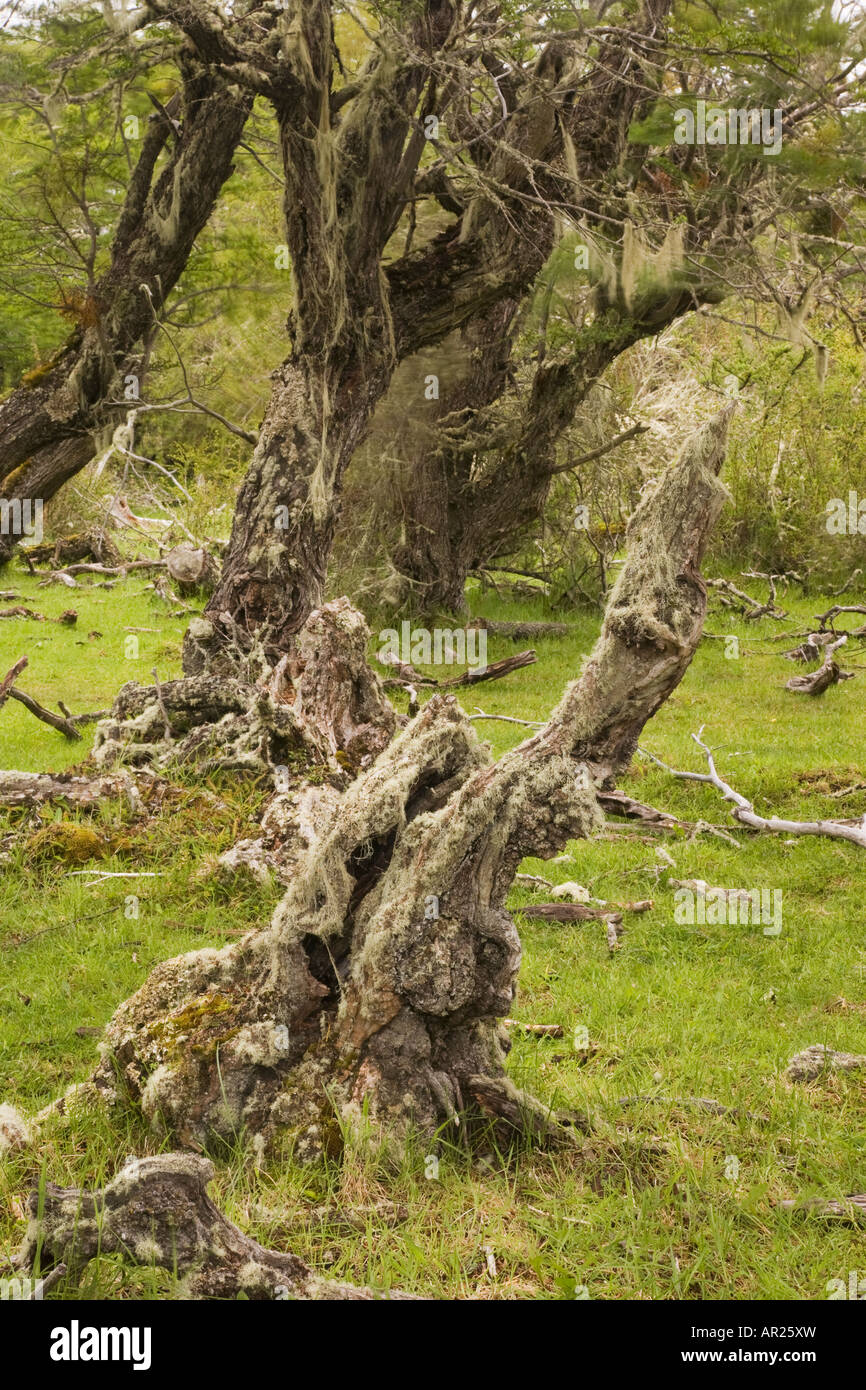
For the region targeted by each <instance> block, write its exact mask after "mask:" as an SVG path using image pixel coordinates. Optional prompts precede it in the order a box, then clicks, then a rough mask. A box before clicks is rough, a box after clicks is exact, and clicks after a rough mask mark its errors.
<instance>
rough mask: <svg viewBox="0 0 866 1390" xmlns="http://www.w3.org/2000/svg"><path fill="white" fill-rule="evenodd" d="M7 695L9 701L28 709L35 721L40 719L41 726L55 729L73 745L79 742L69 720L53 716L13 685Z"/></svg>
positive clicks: (60, 716) (76, 731) (77, 734)
mask: <svg viewBox="0 0 866 1390" xmlns="http://www.w3.org/2000/svg"><path fill="white" fill-rule="evenodd" d="M7 694H8V696H9V698H10V700H17V701H18V703H19V704H22V705H23V706H24V708H25V709H29V711H30V713H31V714H33V715H35V716H36V718H37V719H41V720H42V723H43V724H50V725H51V727H52V729H56V730H57V731H58V733H61V734H62V735H63V737H64V738H68V739H70V740H71V742H73V743H80V742H81V734H80V733H79V732H78V730H77V728H76V727H75V725H74V724H73V722H72V720H71V719H70V718H64V717H63V716H62V715H59V714H54V713H53V712H52V711H51V710H50V709H46V708H45V706H44V705H40V703H39V701H38V700H34V698H33V696H32V695H25V693H24V691H23V690H18V689H17V688H16V687H15V686H14V685H12V686H10V687H9V690H8V691H7Z"/></svg>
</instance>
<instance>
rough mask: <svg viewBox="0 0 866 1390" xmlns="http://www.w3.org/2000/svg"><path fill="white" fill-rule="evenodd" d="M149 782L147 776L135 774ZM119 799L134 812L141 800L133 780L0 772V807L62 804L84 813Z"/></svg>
mask: <svg viewBox="0 0 866 1390" xmlns="http://www.w3.org/2000/svg"><path fill="white" fill-rule="evenodd" d="M139 776H140V777H144V778H147V779H149V780H150V781H153V778H152V776H150V774H147V773H144V774H139ZM119 796H121V797H123V798H124V799H126V800H127V801H129V802H130V804H131V805H132V806H133V808H134V809H136V810H138V809H140V806H141V799H140V796H139V793H138V789H137V787H136V782H135V779H134V778H133V777H132V775H131V774H130V773H128V772H124V771H119V772H114V773H110V774H105V775H103V776H101V777H75V776H73V775H72V774H71V773H69V772H58V773H53V774H52V773H48V772H0V806H13V807H15V806H22V807H23V806H43V805H44V804H45V803H46V802H50V801H63V802H66V803H67V804H68V805H69V806H76V807H80V808H82V809H87V808H89V807H92V806H96V805H98V804H99V803H100V802H102V801H108V800H111V799H113V798H115V797H119Z"/></svg>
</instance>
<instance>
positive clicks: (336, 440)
mask: <svg viewBox="0 0 866 1390" xmlns="http://www.w3.org/2000/svg"><path fill="white" fill-rule="evenodd" d="M669 7H670V6H669V0H654V3H653V5H652V6H650V7H649V10H648V12H647V14H646V16H645V17H644V19H645V22H646V25H647V28H648V29H649V31H651V32H653V33H654V32H655V31H656V29H657V28H658V26H659V23H660V21H661V19H662V17H663V16H664V14H665V13H666V11H667V9H668V8H669ZM328 8H329V7H328V6H326V5H324V4H323V3H320V2H319V0H316V3H314V4H310V5H309V6H304V9H303V16H302V20H301V21H299V22H300V23H301V24H302V29H303V41H304V46H305V55H306V56H305V59H304V72H303V75H302V76H300V77H299V80H298V81H297V82H296V83H295V84H294V85H293V86H292V90H291V93H290V96H282V95H280V94H279V93H276V92H274V93H272V94H271V99H272V100H273V102H274V105H275V108H276V110H277V116H278V120H279V123H280V135H281V146H282V155H283V168H284V172H285V179H286V202H285V215H286V232H287V242H288V246H289V251H290V255H291V262H292V270H293V279H294V285H295V295H296V302H295V306H294V309H293V313H292V316H291V318H290V321H289V329H290V336H291V337H292V339H293V345H292V354H291V356H290V357H289V358H288V359H287V360H286V362H285V363H284V364H283V366H282V367H281V368H280V370H279V371H278V372H276V373H275V374H274V386H273V391H272V395H271V401H270V404H269V407H268V411H267V415H266V419H265V422H264V426H263V429H262V434H261V438H260V442H259V445H258V447H257V448H256V451H255V454H254V457H253V460H252V463H251V466H250V471H249V473H248V475H247V478H246V480H245V482H244V485H243V487H242V489H241V493H240V496H239V498H238V504H237V508H236V510H235V515H234V522H233V529H232V536H231V540H230V544H229V550H228V554H227V556H226V563H225V565H224V568H223V574H222V579H221V582H220V584H219V586H218V588H217V590H216V592H215V593H214V595H213V596H212V598H211V600H210V602H209V604H208V606H207V609H206V615H207V618H208V620H209V621H210V622H211V624H212V627H213V637H212V641H211V646H210V648H209V649H208V650H207V652H206V653H205V650H204V647H203V645H202V643H199V648H198V651H197V652H194V651H193V650H192V649H191V647H190V646H189V644H187V647H186V648H185V654H184V662H185V669H186V670H190V671H191V670H193V669H195V668H194V666H193V665H191V664H190V663H191V662H197V661H201V660H207V661H209V662H210V663H211V664H212V665H213V669H225V665H224V662H225V658H224V654H223V652H222V645H223V644H224V642H225V638H226V632H227V628H228V627H231V625H232V624H238V625H240V626H241V627H242V628H245V629H246V630H247V631H248V632H249V633H250V634H253V633H255V632H256V631H258V630H259V629H265V630H266V632H265V633H264V634H263V638H264V640H265V642H266V650H269V651H270V652H271V654H273V655H275V654H276V653H277V652H278V651H279V650H280V649H281V647H282V646H284V644H285V643H286V641H287V639H289V638H291V636H292V634H294V633H296V632H297V631H298V630H299V629H300V628H301V627H302V625H303V624H304V622H305V621H306V618H307V616H308V614H309V612H310V609H311V607H313V606H315V605H317V604H318V603H319V602H321V598H322V592H323V585H324V579H325V575H326V572H327V565H328V560H329V557H330V552H331V547H332V542H333V536H334V531H335V528H336V524H337V520H338V514H339V502H340V492H341V487H342V480H343V475H344V472H345V469H346V467H347V465H348V463H349V460H350V458H351V456H352V454H353V453H354V451H355V449H356V448H357V447H358V445H359V443H360V442H361V439H362V438H363V436H364V434H365V432H366V430H367V428H368V424H369V421H370V418H371V415H372V412H373V409H374V407H375V405H376V404H377V402H378V401H379V400H380V398H381V397H382V395H383V394H384V392H385V390H386V389H387V387H388V384H389V382H390V380H391V378H392V376H393V373H394V371H395V369H396V366H397V364H398V363H399V362H400V361H401V360H403V359H404V358H405V357H407V356H409V355H410V354H412V353H414V352H417V351H418V350H419V349H420V348H422V347H426V346H430V345H432V344H434V343H437V342H441V341H442V339H443V338H445V337H447V335H448V334H449V333H451V332H453V331H455V330H456V329H458V328H460V327H461V326H462V325H463V324H465V323H468V322H469V321H470V320H471V319H473V318H475V317H476V316H477V315H479V314H487V313H488V312H489V311H494V312H495V311H496V306H498V305H500V304H503V303H505V304H506V305H507V304H508V302H509V301H511V302H512V303H511V307H506V308H505V309H504V310H502V312H501V319H502V322H503V324H504V325H506V326H507V324H508V322H509V321H510V318H511V317H513V312H514V309H513V301H515V300H518V299H519V298H521V297H522V296H523V294H524V293H525V292H526V289H527V287H528V286H529V285H530V284H531V282H532V280H533V278H534V277H535V275H536V274H537V273H538V271H539V270H540V269H541V267H542V266H543V265H544V262H545V260H546V259H547V257H548V255H549V253H550V250H551V248H552V246H553V241H554V225H555V223H554V215H553V211H552V207H551V206H549V205H548V204H547V203H546V202H545V201H544V200H545V198H547V197H549V198H550V200H551V203H553V202H555V201H556V200H558V199H560V198H561V197H562V194H563V187H562V182H563V180H562V173H561V167H560V166H561V163H562V160H563V151H564V146H565V141H566V138H567V137H566V134H565V133H564V132H565V125H566V123H567V124H568V125H569V127H572V128H573V130H574V132H575V133H577V132H581V137H580V140H579V141H576V143H578V144H579V154H578V156H577V159H578V165H579V167H580V172H581V173H582V174H585V175H586V177H587V178H598V177H599V176H600V175H601V174H603V173H606V172H607V171H608V170H609V168H610V167H612V164H615V163H616V159H617V157H618V154H619V153H621V152H622V149H623V148H624V141H625V132H626V130H627V127H628V121H629V119H630V116H631V115H632V114H633V113H634V111H635V110H636V109H637V107H638V105H639V104H640V102H641V101H642V100H643V99H644V97H643V94H642V89H641V87H640V85H639V84H636V83H635V82H634V81H633V77H634V73H635V71H637V70H638V69H639V67H640V63H639V61H638V60H636V59H635V57H634V54H633V53H632V51H631V48H630V47H629V42H628V41H627V40H626V38H625V36H623V35H619V36H615V37H614V38H613V39H612V40H611V41H610V43H609V45H608V46H607V47H606V48H605V49H604V53H603V57H604V59H605V61H602V62H600V63H599V65H598V67H597V69H595V70H594V71H593V73H592V74H591V76H590V77H589V78H588V79H587V82H586V84H585V85H583V86H582V87H581V89H580V91H579V93H578V94H577V95H575V96H574V99H573V101H571V102H570V105H569V110H568V115H567V118H566V116H564V115H563V114H562V113H561V111H560V109H559V107H560V99H559V98H558V96H557V94H556V93H557V84H558V83H559V82H560V80H561V79H562V78H563V76H564V73H565V71H566V66H567V64H566V55H565V53H564V52H559V51H558V50H557V48H556V45H555V44H554V45H551V47H550V49H549V50H546V51H545V53H544V55H543V56H542V57H541V58H540V59H539V61H538V63H537V66H536V72H535V74H534V81H533V82H532V84H529V85H528V86H527V89H526V91H525V92H523V93H521V97H520V99H519V100H518V101H517V103H516V108H515V110H513V111H512V112H511V113H510V115H509V117H508V121H507V123H506V129H505V132H504V135H503V140H502V142H501V143H500V142H499V141H495V142H492V149H489V150H487V151H486V153H484V154H483V155H482V152H481V149H480V147H479V149H475V148H474V147H473V157H477V158H478V159H479V162H482V160H483V163H484V165H485V173H486V176H487V178H488V179H489V181H490V186H491V187H496V188H497V189H499V190H506V191H507V192H508V194H509V196H508V198H507V199H505V198H503V196H502V195H501V193H500V194H497V196H495V197H492V196H491V195H490V194H489V193H487V192H485V191H482V192H480V193H478V194H477V195H476V196H474V197H472V198H471V199H470V201H469V202H468V203H467V204H466V206H465V207H464V208H463V210H462V213H461V216H460V218H459V221H458V223H457V225H456V226H451V227H449V228H447V229H446V230H445V231H444V232H442V233H440V234H439V235H438V236H436V237H434V238H433V239H432V240H431V242H430V243H429V244H428V245H427V246H425V247H424V248H423V249H422V250H420V251H418V252H407V253H405V254H404V255H403V256H401V257H399V258H398V259H397V260H395V261H393V262H391V263H390V264H389V265H387V266H385V265H383V260H382V258H383V255H384V251H385V248H386V246H387V244H388V241H389V240H390V237H391V236H392V234H393V232H394V230H395V228H396V226H397V224H398V222H399V220H400V216H401V214H402V211H403V209H404V207H405V204H406V201H407V200H409V198H410V195H411V193H412V191H413V190H412V184H413V180H414V178H415V174H416V170H417V168H418V163H419V160H420V157H421V153H422V151H423V147H424V139H423V136H422V135H421V134H420V132H419V126H418V123H417V120H416V112H417V107H418V102H419V100H420V98H421V93H422V91H423V90H424V88H425V83H427V82H428V80H429V78H430V69H426V68H425V64H424V63H423V62H419V63H418V64H417V66H416V65H414V64H409V65H407V67H406V68H405V69H403V68H400V67H399V66H398V74H399V75H398V77H397V79H396V80H395V79H394V77H393V74H392V73H390V72H389V71H388V70H387V69H386V71H385V77H384V79H383V88H384V90H380V89H379V88H378V87H377V85H376V82H375V81H373V82H370V83H369V84H367V85H366V86H365V87H364V88H363V90H362V92H361V93H360V94H359V95H358V97H357V98H356V99H355V101H353V102H350V103H349V104H348V107H347V113H346V115H344V116H343V117H341V118H340V119H339V120H336V121H335V122H334V124H333V126H332V124H331V113H330V111H329V110H328V103H327V101H323V99H322V94H323V93H327V92H329V91H330V89H331V79H332V70H331V57H332V51H331V41H330V15H329V13H328ZM453 20H454V12H453V10H452V8H451V6H450V4H449V3H448V0H429V2H428V4H427V5H426V7H425V12H424V14H423V16H420V15H419V16H417V17H413V19H412V20H411V25H410V36H411V43H412V45H414V48H415V50H416V51H417V52H418V53H419V54H424V55H431V56H434V57H435V56H438V53H439V49H440V48H441V47H442V45H443V44H445V42H446V40H447V39H448V38H449V36H450V35H451V34H452V24H453ZM179 22H183V20H180V21H179ZM385 61H386V60H384V59H380V58H379V57H378V56H377V57H376V58H375V60H374V62H373V65H372V68H371V70H370V71H371V73H372V75H373V76H374V77H375V75H376V73H377V72H379V71H380V70H381V68H382V65H383V64H384V63H385ZM431 66H432V65H431ZM600 101H605V102H606V103H607V110H606V114H605V118H604V122H603V123H602V127H601V128H599V126H598V106H599V102H600ZM464 114H465V113H464ZM466 118H467V119H471V117H466ZM455 120H458V121H459V114H458V113H455ZM584 135H585V136H587V138H586V139H584V138H583V136H584ZM512 142H513V144H512ZM515 149H517V150H519V152H520V158H517V159H516V158H515V157H514V150H515ZM545 165H547V166H549V169H546V168H544V167H543V166H545ZM569 186H570V185H569ZM506 331H507V327H503V330H502V332H503V333H504V332H506ZM278 525H280V526H282V528H283V529H282V530H278V529H277V526H278ZM224 615H227V618H226V616H224Z"/></svg>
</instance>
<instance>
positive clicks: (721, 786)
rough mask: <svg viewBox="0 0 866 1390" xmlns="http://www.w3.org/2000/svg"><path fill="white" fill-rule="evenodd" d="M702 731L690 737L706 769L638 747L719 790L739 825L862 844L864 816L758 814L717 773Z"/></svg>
mask: <svg viewBox="0 0 866 1390" xmlns="http://www.w3.org/2000/svg"><path fill="white" fill-rule="evenodd" d="M703 731H704V730H703V726H701V728H700V729H699V731H698V732H697V733H696V734H692V738H693V739H694V741H695V743H696V744H697V745H698V747H699V748H700V749H702V750H703V752H704V754H705V756H706V759H707V767H708V768H709V771H708V772H683V771H681V770H679V769H677V768H673V767H669V766H668V764H667V763H663V762H662V760H661V758H657V757H656V756H655V754H653V753H650V752H648V751H647V750H646V749H641V752H642V753H643V754H644V756H645V757H647V758H649V759H650V761H651V762H653V763H655V764H656V766H657V767H660V768H663V769H664V771H665V772H669V773H670V775H671V776H672V777H679V778H680V779H681V780H683V781H686V782H708V783H709V784H710V785H711V786H713V787H715V788H716V790H717V791H719V792H721V794H722V796H723V797H724V799H725V801H730V802H731V803H732V809H731V815H732V816H733V818H734V820H735V821H737V822H738V823H739V824H740V825H747V826H749V827H750V828H751V829H753V830H767V831H770V832H771V833H773V834H780V835H825V836H827V837H828V839H832V840H850V841H851V843H852V844H855V845H862V846H863V847H864V848H866V816H864V817H863V819H862V820H860V821H856V822H854V823H853V824H849V823H846V822H845V821H834V820H816V821H798V820H784V819H783V818H782V817H780V816H759V815H758V813H757V812H756V811H755V808H754V807H753V805H752V803H751V801H748V800H747V799H746V797H744V796H742V795H741V794H740V793H739V792H737V791H734V788H733V787H732V786H730V785H729V783H727V782H725V781H724V780H723V779H722V778H721V777H720V776H719V774H718V772H717V771H716V764H715V761H714V759H713V755H712V753H711V752H710V749H709V748H708V747H707V745H706V744H705V743H704V742H703V740H702V738H701V734H702V733H703Z"/></svg>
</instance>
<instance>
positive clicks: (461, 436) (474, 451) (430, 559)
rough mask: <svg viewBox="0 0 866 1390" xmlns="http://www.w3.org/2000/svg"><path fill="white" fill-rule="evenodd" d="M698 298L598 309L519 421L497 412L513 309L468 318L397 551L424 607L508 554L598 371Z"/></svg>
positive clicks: (509, 361)
mask: <svg viewBox="0 0 866 1390" xmlns="http://www.w3.org/2000/svg"><path fill="white" fill-rule="evenodd" d="M700 298H701V296H700V295H699V294H698V293H697V292H696V291H694V290H689V291H682V292H678V293H670V292H665V293H663V294H661V295H657V296H655V297H652V296H649V297H647V298H645V299H644V302H643V303H642V304H641V305H640V306H635V308H634V310H633V312H630V313H625V312H623V306H610V307H608V308H607V309H606V310H602V311H601V312H599V313H598V314H597V315H596V317H595V318H594V320H593V322H592V324H591V325H590V326H589V327H587V328H586V329H584V330H582V331H581V332H579V333H578V334H577V340H576V342H575V345H574V346H573V348H571V349H570V350H569V352H568V353H567V355H560V356H559V357H558V358H555V359H553V360H543V361H541V362H540V363H539V365H538V366H537V367H536V370H535V372H534V374H533V379H532V382H531V385H530V387H529V389H528V393H527V396H526V398H525V400H524V402H523V403H522V406H521V409H520V414H519V417H518V421H517V423H516V424H515V423H513V422H511V421H508V420H506V421H505V422H504V423H503V422H502V421H501V419H499V418H497V412H498V411H499V410H501V405H502V399H503V397H504V396H506V394H507V393H508V390H509V387H510V386H511V384H512V383H513V381H514V378H515V376H516V372H517V364H516V362H515V361H514V360H513V358H512V356H511V353H510V346H511V340H510V338H509V336H508V324H510V322H511V321H512V320H511V319H509V318H507V315H508V313H512V314H513V309H514V306H513V305H505V306H499V308H498V310H496V311H493V312H492V313H491V314H490V315H488V316H487V318H486V319H485V320H481V321H479V323H478V324H477V325H476V324H472V325H471V327H470V329H469V330H467V332H466V334H465V337H466V339H467V343H468V344H470V345H471V344H474V345H472V347H471V358H470V363H469V367H468V370H467V372H466V374H465V376H464V378H463V380H462V381H461V383H460V384H459V385H458V387H457V388H456V390H455V391H452V392H449V396H448V401H447V403H443V407H442V416H441V419H440V428H439V432H438V435H437V437H436V438H435V440H434V442H433V444H432V447H430V448H429V449H427V450H425V451H424V452H423V453H422V454H421V455H420V456H419V457H418V458H416V459H414V460H413V466H412V475H411V478H410V484H409V487H408V490H407V495H406V498H405V501H404V513H405V516H406V541H405V544H404V545H403V546H401V548H400V550H399V552H398V553H397V554H396V555H395V556H394V563H395V567H396V568H397V570H398V571H400V572H401V573H403V574H405V575H407V577H408V578H409V579H410V580H411V583H412V586H413V593H414V595H415V596H416V598H417V601H418V602H419V603H420V604H421V606H422V608H423V610H424V611H427V612H431V613H435V612H438V611H443V610H444V611H446V612H450V613H460V612H462V611H463V610H464V609H465V606H466V601H465V590H466V580H467V579H468V577H469V575H470V574H472V573H473V571H476V570H479V569H483V568H484V567H485V565H486V564H487V563H489V562H490V561H492V560H494V559H498V558H501V557H503V556H506V555H508V554H509V553H510V552H512V551H513V550H514V549H515V548H516V546H517V545H518V544H519V541H520V540H521V538H522V537H523V536H524V535H525V533H526V531H527V529H528V528H529V527H530V526H532V525H533V524H534V523H535V522H537V521H538V519H539V517H540V516H541V515H542V513H543V511H544V507H545V504H546V502H547V498H548V495H549V493H550V487H551V484H552V482H553V479H554V477H555V476H556V474H557V472H558V471H560V468H561V464H560V462H559V458H558V454H557V446H558V444H559V441H560V439H561V438H562V435H563V433H564V432H565V430H567V429H568V427H569V426H570V425H571V424H572V423H573V422H574V419H575V414H576V412H577V411H578V410H579V408H580V405H581V403H582V402H583V401H584V400H585V399H586V396H587V394H588V392H589V391H590V389H591V387H592V386H593V385H594V384H595V382H596V381H597V380H598V378H599V377H600V376H601V374H602V372H603V371H604V370H605V368H606V367H608V366H610V364H611V363H612V362H613V361H615V359H616V358H617V357H618V356H619V355H620V354H621V353H622V352H625V351H626V350H627V349H628V348H629V347H632V346H633V345H634V344H635V343H636V342H639V341H640V340H641V339H642V338H645V337H647V336H650V335H653V334H656V333H658V332H660V330H661V329H662V328H664V327H666V326H667V324H669V323H672V322H673V321H674V320H675V319H676V318H678V317H679V316H680V315H682V314H684V313H686V312H687V311H688V310H689V309H693V308H694V307H695V305H696V304H697V303H698V302H699V301H700ZM506 319H507V323H506V322H505V321H506ZM497 325H498V326H497ZM476 335H477V336H476ZM491 339H492V340H493V342H492V344H491Z"/></svg>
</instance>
